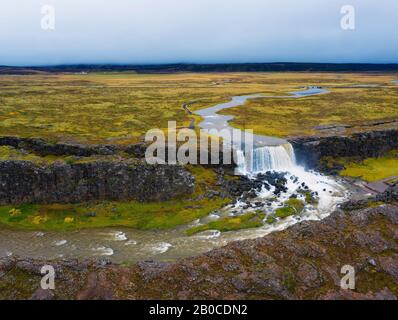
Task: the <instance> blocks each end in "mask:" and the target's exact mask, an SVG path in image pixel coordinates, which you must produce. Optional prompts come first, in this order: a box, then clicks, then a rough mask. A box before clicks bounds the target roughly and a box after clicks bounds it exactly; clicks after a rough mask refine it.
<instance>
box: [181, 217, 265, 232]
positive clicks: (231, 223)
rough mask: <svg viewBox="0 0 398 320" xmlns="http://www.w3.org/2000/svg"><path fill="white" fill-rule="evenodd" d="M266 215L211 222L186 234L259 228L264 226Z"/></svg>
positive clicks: (226, 218) (221, 219)
mask: <svg viewBox="0 0 398 320" xmlns="http://www.w3.org/2000/svg"><path fill="white" fill-rule="evenodd" d="M264 217H265V215H264V214H262V213H255V212H251V213H246V214H243V215H240V216H236V217H224V218H220V219H218V220H215V221H211V222H209V223H207V224H204V225H200V226H196V227H193V228H190V229H188V230H187V231H186V234H187V235H189V236H191V235H193V234H195V233H198V232H203V231H207V230H218V231H221V232H227V231H234V230H241V229H250V228H258V227H261V226H262V225H263V222H262V221H263V220H264Z"/></svg>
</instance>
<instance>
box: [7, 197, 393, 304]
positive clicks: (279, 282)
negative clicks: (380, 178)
mask: <svg viewBox="0 0 398 320" xmlns="http://www.w3.org/2000/svg"><path fill="white" fill-rule="evenodd" d="M397 217H398V206H396V205H394V204H385V205H381V206H379V207H373V208H366V209H359V210H354V211H347V212H344V211H342V210H337V211H335V212H334V213H332V214H331V215H330V216H329V217H327V218H326V219H324V220H322V221H305V222H302V223H300V224H296V225H294V226H292V227H291V228H289V229H287V230H285V231H282V232H275V233H272V234H270V235H268V236H265V237H263V238H259V239H255V240H245V241H238V242H233V243H230V244H228V245H227V246H225V247H223V248H220V249H215V250H212V251H210V252H209V253H207V254H204V255H201V256H198V257H194V258H189V259H184V260H182V261H178V262H176V263H157V262H141V263H138V264H136V265H134V266H131V267H124V266H118V265H112V264H108V263H99V262H78V261H51V262H44V261H32V260H26V259H25V260H19V259H17V258H14V259H11V258H7V259H3V260H2V259H0V279H1V280H0V281H1V283H2V289H3V290H0V298H3V299H4V298H9V299H15V298H19V299H21V298H26V299H29V298H34V299H71V298H72V299H76V298H77V299H397V296H398V289H397V288H398V286H397V285H398V278H397V277H398V219H397ZM43 264H51V265H53V266H54V268H55V270H56V290H55V291H54V292H53V294H51V295H48V294H44V293H43V292H40V291H37V290H38V287H39V286H40V279H41V275H40V273H39V269H40V266H42V265H43ZM344 265H351V266H353V267H354V268H355V272H356V277H355V278H356V289H355V290H353V291H350V290H343V289H341V287H340V281H341V278H342V276H343V275H342V274H341V268H342V266H344Z"/></svg>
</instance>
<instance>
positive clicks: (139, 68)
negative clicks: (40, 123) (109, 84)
mask: <svg viewBox="0 0 398 320" xmlns="http://www.w3.org/2000/svg"><path fill="white" fill-rule="evenodd" d="M123 71H130V72H136V73H178V72H292V71H296V72H305V71H306V72H398V64H364V63H358V64H354V63H341V64H336V63H233V64H162V65H59V66H48V67H12V66H0V74H43V73H44V74H45V73H80V72H123Z"/></svg>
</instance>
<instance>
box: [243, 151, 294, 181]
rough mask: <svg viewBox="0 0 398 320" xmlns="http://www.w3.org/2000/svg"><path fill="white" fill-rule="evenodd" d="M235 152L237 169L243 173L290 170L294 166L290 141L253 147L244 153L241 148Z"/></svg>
mask: <svg viewBox="0 0 398 320" xmlns="http://www.w3.org/2000/svg"><path fill="white" fill-rule="evenodd" d="M236 153H237V167H238V171H239V173H241V174H243V175H252V174H257V173H264V172H266V171H270V170H276V171H290V170H291V169H292V168H293V167H295V166H296V157H295V154H294V150H293V147H292V145H291V144H290V143H285V144H283V145H280V146H266V147H260V148H254V149H252V150H251V151H250V153H249V154H246V155H245V154H244V152H243V151H242V150H237V151H236Z"/></svg>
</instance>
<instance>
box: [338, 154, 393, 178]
mask: <svg viewBox="0 0 398 320" xmlns="http://www.w3.org/2000/svg"><path fill="white" fill-rule="evenodd" d="M335 161H337V162H338V163H339V164H342V165H343V166H344V168H345V169H344V170H342V171H341V172H340V175H342V176H345V177H354V178H361V179H363V180H365V181H368V182H374V181H378V180H383V179H387V178H390V177H394V176H398V151H397V150H395V151H391V152H390V153H388V154H387V155H386V156H384V157H379V158H368V159H365V160H356V159H353V158H345V159H337V160H335Z"/></svg>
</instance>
